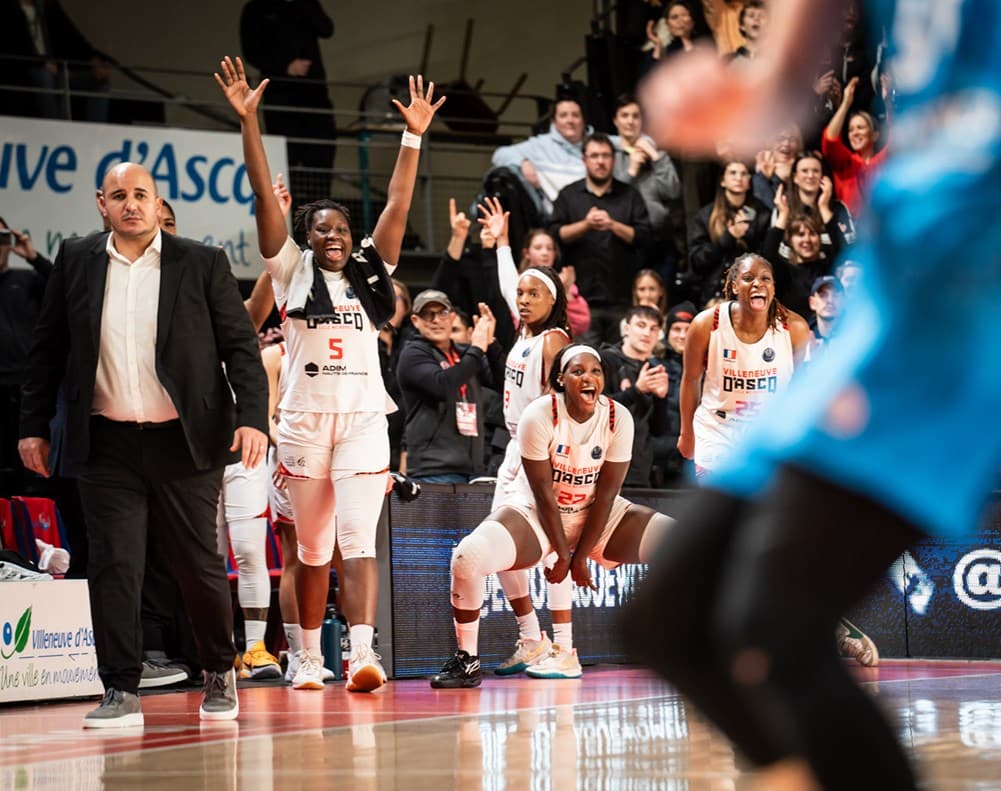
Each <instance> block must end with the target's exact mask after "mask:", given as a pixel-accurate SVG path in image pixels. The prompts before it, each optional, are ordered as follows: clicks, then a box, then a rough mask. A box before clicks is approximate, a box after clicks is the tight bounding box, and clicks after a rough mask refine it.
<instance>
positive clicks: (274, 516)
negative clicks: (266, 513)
mask: <svg viewBox="0 0 1001 791" xmlns="http://www.w3.org/2000/svg"><path fill="white" fill-rule="evenodd" d="M277 470H278V450H277V448H274V447H271V448H269V449H268V505H269V506H270V507H271V521H272V522H274V523H275V524H276V525H277V524H278V523H279V522H287V523H294V522H295V512H294V511H293V510H292V502H291V500H289V496H288V487H285V488H282V489H279V488H278V487H277V486H276V485H275V472H276V471H277Z"/></svg>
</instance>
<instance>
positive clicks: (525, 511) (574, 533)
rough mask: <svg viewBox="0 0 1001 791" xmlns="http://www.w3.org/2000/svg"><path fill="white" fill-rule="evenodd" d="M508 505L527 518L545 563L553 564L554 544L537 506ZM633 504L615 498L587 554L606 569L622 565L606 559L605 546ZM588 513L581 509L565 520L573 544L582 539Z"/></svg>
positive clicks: (565, 531) (621, 498)
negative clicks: (581, 535) (599, 532)
mask: <svg viewBox="0 0 1001 791" xmlns="http://www.w3.org/2000/svg"><path fill="white" fill-rule="evenodd" d="M507 505H508V506H509V507H511V508H513V509H514V510H516V511H517V512H518V513H519V514H521V515H522V516H523V517H525V520H526V521H527V522H528V524H529V526H530V527H531V528H532V530H533V531H534V532H535V537H536V538H538V539H539V546H540V547H542V562H543V564H544V565H546V566H550V565H552V562H553V560H554V559H555V553H554V552H553V547H552V544H550V543H549V537H548V536H547V535H546V531H545V530H544V529H543V527H542V523H541V522H540V521H539V515H538V512H537V511H536V510H535V506H530V505H525V504H522V503H508V504H507ZM631 505H632V503H631V502H630V501H629V500H627V499H626V498H625V497H623V496H622V495H616V497H615V500H614V501H613V502H612V510H611V512H610V513H609V514H608V522H607V524H606V525H605V527H604V529H603V530H602V531H601V535H600V536H599V537H598V540H597V542H595V545H594V547H593V548H592V549H591V551H590V552H589V553H588V555H587V556H588V557H589V558H590V559H591V560H593V561H594V562H595V563H597V564H598V565H599V566H603V567H604V568H606V569H614V568H615V567H616V566H619V565H620V563H619V561H617V560H606V559H605V546H606V545H607V544H608V540H609V539H610V538H611V537H612V534H613V533H614V532H615V528H617V527H618V526H619V522H621V521H622V517H624V516H625V515H626V511H627V510H628V509H629V506H631ZM587 513H588V512H587V511H586V510H585V511H581V512H579V513H577V514H573V515H572V516H571V517H569V518H566V519H564V520H563V532H564V533H566V536H567V540H568V541H570V545H571V546H573V545H574V544H575V543H576V542H577V541H578V540H579V539H580V534H581V530H583V528H584V521H585V520H586V519H587Z"/></svg>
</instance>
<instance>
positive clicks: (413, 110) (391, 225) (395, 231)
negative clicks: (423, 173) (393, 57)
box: [372, 74, 445, 265]
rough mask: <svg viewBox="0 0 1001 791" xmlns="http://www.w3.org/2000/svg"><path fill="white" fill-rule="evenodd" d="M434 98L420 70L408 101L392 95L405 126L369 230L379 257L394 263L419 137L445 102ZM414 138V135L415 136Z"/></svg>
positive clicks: (414, 173)
mask: <svg viewBox="0 0 1001 791" xmlns="http://www.w3.org/2000/svg"><path fill="white" fill-rule="evenodd" d="M433 99H434V83H433V82H429V83H428V87H427V91H425V90H424V77H423V76H422V75H420V74H418V75H417V79H416V80H414V77H413V75H411V77H410V104H409V105H408V106H406V107H404V106H403V105H402V104H401V103H400V102H399V101H397V100H396V99H393V104H395V105H396V108H397V109H398V110H399V111H400V114H401V115H402V116H403V120H404V121H405V122H406V124H407V130H406V131H405V132H404V133H403V140H401V141H400V153H399V154H398V155H397V157H396V167H394V168H393V175H392V177H391V178H390V180H389V189H388V191H387V193H388V194H387V196H386V208H385V209H383V210H382V214H380V215H379V221H378V222H377V223H376V224H375V230H374V231H372V239H373V241H375V249H376V250H378V251H379V255H380V256H381V257H382V260H383V261H385V262H386V263H387V264H390V265H395V264H397V263H398V262H399V260H400V248H401V247H402V246H403V235H404V233H406V230H407V215H408V214H409V213H410V203H411V200H412V199H413V196H414V184H416V183H417V163H418V161H419V160H420V145H421V141H420V137H421V135H423V134H424V132H425V131H427V128H428V127H429V126H430V125H431V120H432V119H433V118H434V114H435V113H436V112H437V111H438V108H439V107H441V106H442V104H444V103H445V97H444V96H442V97H441V98H440V99H438V101H437V102H435V103H434V104H432V103H431V102H432V100H433ZM415 138H416V139H415Z"/></svg>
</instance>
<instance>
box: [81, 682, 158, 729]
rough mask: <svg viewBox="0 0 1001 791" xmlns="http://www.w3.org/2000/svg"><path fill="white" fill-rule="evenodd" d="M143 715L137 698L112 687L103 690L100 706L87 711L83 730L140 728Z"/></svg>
mask: <svg viewBox="0 0 1001 791" xmlns="http://www.w3.org/2000/svg"><path fill="white" fill-rule="evenodd" d="M142 726H143V713H142V709H141V708H140V706H139V696H138V695H133V694H132V693H131V692H123V691H122V690H120V689H114V688H113V687H111V688H109V689H107V690H105V692H104V698H103V699H102V700H101V705H100V706H98V707H97V708H96V709H94V710H93V711H88V712H87V716H85V717H84V718H83V727H84V728H141V727H142Z"/></svg>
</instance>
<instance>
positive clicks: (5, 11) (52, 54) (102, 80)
mask: <svg viewBox="0 0 1001 791" xmlns="http://www.w3.org/2000/svg"><path fill="white" fill-rule="evenodd" d="M0 31H3V34H2V35H0V66H2V69H0V71H2V73H3V78H2V82H4V83H8V84H11V85H20V86H24V87H32V88H36V89H38V92H36V93H25V92H23V91H17V92H13V91H11V92H3V93H2V94H0V95H2V97H3V112H4V114H7V115H28V116H33V117H40V118H63V119H68V118H71V117H72V118H82V119H83V120H86V121H97V122H102V121H107V120H108V104H109V102H108V97H107V93H108V91H109V90H110V82H109V74H110V71H109V66H108V61H107V59H106V58H105V57H104V56H103V55H102V54H101V53H100V52H98V51H97V50H96V49H94V47H93V45H92V44H91V43H90V42H89V41H87V39H86V38H85V37H84V35H83V34H82V33H81V32H80V30H79V28H77V26H76V25H75V24H74V23H73V20H72V19H70V18H69V16H67V14H66V12H65V11H64V10H63V8H62V6H61V5H60V3H59V0H0ZM2 55H11V56H14V57H12V58H10V59H7V58H3V57H2ZM32 58H35V59H36V60H31V59H32ZM64 61H77V62H76V63H70V64H68V65H67V64H66V63H64ZM82 61H86V62H87V65H86V66H85V65H83V64H82ZM67 82H69V89H70V92H71V94H72V93H73V92H76V91H86V92H88V93H91V94H97V95H94V96H82V97H79V99H74V100H73V101H72V102H70V103H68V102H67V98H66V97H65V96H64V95H63V94H62V91H63V90H64V89H65V86H66V83H67ZM50 91H51V93H50ZM71 108H72V109H71Z"/></svg>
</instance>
